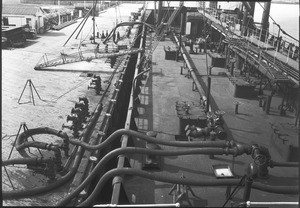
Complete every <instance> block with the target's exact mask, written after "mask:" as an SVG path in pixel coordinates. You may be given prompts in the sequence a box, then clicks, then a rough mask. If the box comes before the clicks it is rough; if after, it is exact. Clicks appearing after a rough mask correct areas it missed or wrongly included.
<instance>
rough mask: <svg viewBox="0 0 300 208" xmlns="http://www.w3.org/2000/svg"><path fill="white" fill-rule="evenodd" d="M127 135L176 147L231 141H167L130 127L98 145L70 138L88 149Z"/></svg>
mask: <svg viewBox="0 0 300 208" xmlns="http://www.w3.org/2000/svg"><path fill="white" fill-rule="evenodd" d="M122 135H127V136H132V137H137V138H139V139H142V140H146V141H147V142H151V143H156V144H162V145H167V146H175V147H230V145H231V143H230V142H229V141H195V142H194V141H193V142H182V141H165V140H161V139H155V138H153V137H150V136H147V135H145V134H143V133H140V132H137V131H133V130H129V129H119V130H117V131H115V132H114V133H112V134H111V135H110V136H109V137H108V138H107V139H106V140H105V141H104V142H102V143H101V144H98V145H90V144H88V143H85V142H82V141H79V140H75V139H70V143H71V144H73V145H79V146H82V147H83V148H85V149H88V150H99V149H101V148H103V147H104V146H107V145H108V144H109V143H111V142H112V141H114V140H115V139H118V137H119V136H122Z"/></svg>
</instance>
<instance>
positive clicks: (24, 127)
mask: <svg viewBox="0 0 300 208" xmlns="http://www.w3.org/2000/svg"><path fill="white" fill-rule="evenodd" d="M22 127H23V130H24V132H26V131H28V127H27V125H26V123H25V122H22V123H21V124H20V127H19V130H18V133H17V135H16V138H15V141H14V144H13V146H12V148H11V150H10V153H9V156H8V158H7V160H9V159H10V157H11V154H12V151H13V149H14V147H15V145H16V141H17V138H18V136H19V134H20V131H21V129H22ZM30 137H31V139H32V141H34V139H33V137H32V136H30ZM37 149H38V151H39V153H40V154H41V156H42V157H44V156H43V154H42V152H41V151H40V149H39V148H37ZM28 152H30V149H29V147H28Z"/></svg>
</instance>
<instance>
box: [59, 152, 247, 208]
mask: <svg viewBox="0 0 300 208" xmlns="http://www.w3.org/2000/svg"><path fill="white" fill-rule="evenodd" d="M237 152H239V154H243V153H248V152H240V151H239V150H238V149H237V148H231V149H229V148H197V149H184V150H168V151H167V150H164V151H162V150H152V149H145V148H137V147H126V148H118V149H115V150H113V151H111V152H109V153H108V154H107V155H105V156H104V157H103V158H102V159H101V160H100V162H99V163H98V164H97V165H96V166H95V168H94V169H93V171H92V172H91V173H90V174H89V175H88V177H87V178H86V179H85V180H84V181H83V182H82V183H81V184H80V185H79V186H78V187H77V188H76V189H75V190H74V191H73V192H72V193H70V194H69V195H68V196H67V197H65V198H64V199H63V200H62V201H61V202H59V203H58V204H57V205H56V206H66V205H67V203H68V202H69V201H70V200H72V199H73V198H74V197H76V196H77V195H78V194H79V193H80V192H81V191H82V190H83V189H84V188H85V186H86V185H87V184H88V183H90V182H91V180H93V178H94V177H96V176H99V175H98V173H99V171H100V170H101V168H102V167H103V166H104V165H105V164H106V163H107V162H109V161H110V160H111V159H112V158H114V157H116V156H118V155H122V154H146V155H149V154H153V155H160V156H178V155H193V154H206V155H209V154H211V153H213V154H216V155H223V154H226V155H228V154H237Z"/></svg>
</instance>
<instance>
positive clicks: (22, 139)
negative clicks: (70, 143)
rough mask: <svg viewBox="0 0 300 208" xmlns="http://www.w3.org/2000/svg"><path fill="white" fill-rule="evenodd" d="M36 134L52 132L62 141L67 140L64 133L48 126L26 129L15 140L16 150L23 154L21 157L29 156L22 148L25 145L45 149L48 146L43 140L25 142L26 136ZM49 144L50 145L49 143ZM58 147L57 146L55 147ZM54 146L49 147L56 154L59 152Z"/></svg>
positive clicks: (25, 146)
mask: <svg viewBox="0 0 300 208" xmlns="http://www.w3.org/2000/svg"><path fill="white" fill-rule="evenodd" d="M36 134H52V135H55V136H57V137H60V138H62V139H63V140H64V141H65V140H68V139H69V137H68V135H67V134H66V133H64V132H62V131H57V130H55V129H52V128H48V127H39V128H34V129H28V130H27V131H25V132H23V133H21V134H20V135H19V136H18V137H17V140H16V150H17V151H18V152H19V153H20V154H21V155H22V156H23V157H30V156H29V155H28V154H27V152H26V151H25V150H24V149H25V148H27V147H36V148H41V149H45V150H47V147H49V144H47V143H43V142H35V141H34V142H27V138H28V137H31V136H33V135H36ZM50 146H51V145H50ZM57 148H58V147H57ZM57 148H56V147H55V146H52V147H50V150H53V151H54V152H56V153H57V154H58V151H59V154H60V150H59V149H57Z"/></svg>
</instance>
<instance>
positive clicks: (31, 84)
mask: <svg viewBox="0 0 300 208" xmlns="http://www.w3.org/2000/svg"><path fill="white" fill-rule="evenodd" d="M27 84H29V89H30V94H31V97H32V101H33V105H35V103H34V96H33V90H32V88H33V89H34V91H35V92H36V94H37V95H38V97H39V99H40V100H42V101H44V102H45V100H43V99H42V98H41V97H40V95H39V93H38V92H37V90H36V88H35V86H34V84H33V83H32V81H31V79H28V80H27V82H26V84H25V86H24V88H23V91H22V93H21V95H20V97H19V100H18V103H19V104H23V103H20V100H21V98H22V96H23V93H24V91H25V89H26V86H27Z"/></svg>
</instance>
